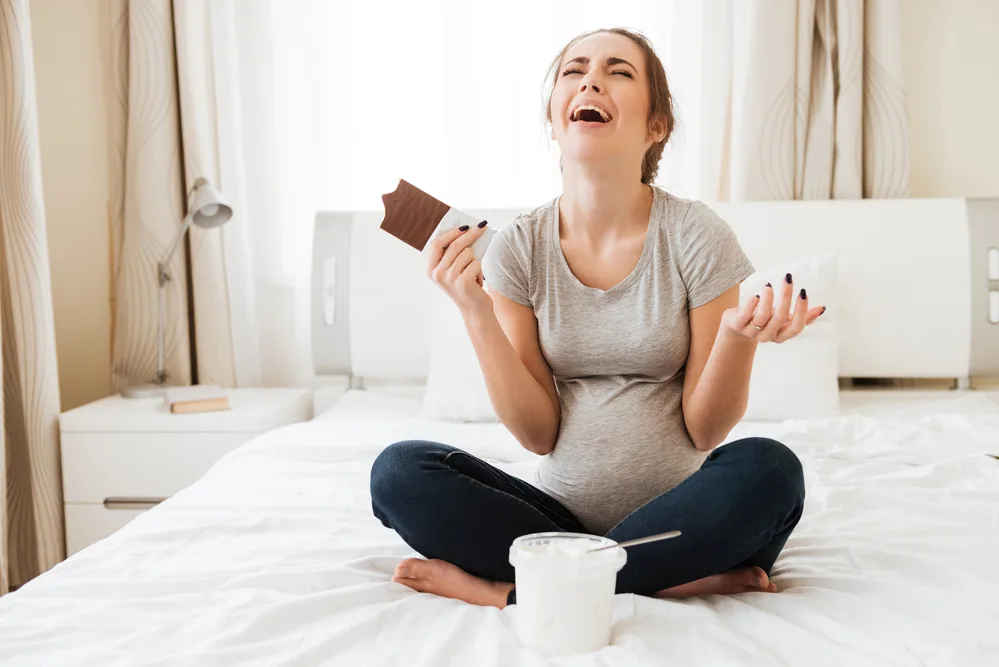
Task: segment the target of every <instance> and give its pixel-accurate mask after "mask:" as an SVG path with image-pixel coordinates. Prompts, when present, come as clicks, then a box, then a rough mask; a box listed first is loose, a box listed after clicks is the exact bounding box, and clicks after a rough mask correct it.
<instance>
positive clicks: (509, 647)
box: [0, 391, 999, 667]
mask: <svg viewBox="0 0 999 667" xmlns="http://www.w3.org/2000/svg"><path fill="white" fill-rule="evenodd" d="M379 394H382V395H381V396H380V395H379ZM843 398H844V400H843V414H842V415H841V416H837V417H834V418H828V419H822V420H807V421H806V420H794V421H787V422H783V423H779V424H753V423H744V424H740V425H739V426H738V427H737V429H736V431H735V432H733V434H732V436H731V437H732V438H737V437H742V436H745V435H749V434H756V435H768V436H771V437H776V438H779V439H780V440H782V441H783V442H785V443H786V444H788V445H789V446H790V447H791V448H792V449H794V451H795V452H797V454H798V455H799V457H800V458H801V460H802V462H803V465H804V468H805V475H806V487H807V503H806V508H805V513H804V515H803V517H802V520H801V522H800V524H799V525H798V527H797V529H796V530H795V532H794V533H793V534H792V536H791V538H790V540H789V541H788V543H787V546H786V548H785V550H784V552H783V553H782V554H781V556H780V558H779V559H778V561H777V564H776V566H775V568H774V572H773V578H774V580H775V581H776V582H777V584H778V586H779V587H780V589H781V592H780V593H779V594H777V595H773V594H766V593H747V594H742V595H735V596H727V597H724V596H707V597H703V598H698V599H689V600H672V601H667V600H655V599H650V598H643V597H639V596H633V595H618V596H616V598H615V607H614V619H615V626H614V634H613V640H612V645H611V646H609V647H607V648H606V649H604V650H602V651H599V652H596V653H592V654H588V655H583V656H576V657H572V658H562V659H555V660H551V661H545V660H544V659H542V658H541V657H539V656H537V655H536V654H534V653H532V652H530V651H528V650H526V649H521V648H519V647H518V645H517V641H516V635H515V633H514V625H513V622H514V619H515V617H516V614H517V608H516V606H513V607H510V608H507V609H505V610H502V611H501V610H497V609H491V608H482V607H473V606H470V605H466V604H464V603H461V602H458V601H454V600H448V599H443V598H437V597H433V596H429V595H424V594H419V593H415V592H413V591H411V590H409V589H407V588H405V587H403V586H400V585H398V584H394V583H392V582H391V581H390V576H391V573H392V570H393V568H394V567H395V565H396V563H397V562H398V561H399V560H400V559H401V558H404V557H408V556H411V555H413V553H412V552H411V550H410V549H409V547H407V546H406V545H405V544H404V543H403V542H402V541H401V540H400V539H399V538H398V537H397V536H396V535H395V534H394V533H393V532H392V531H391V530H388V529H386V528H384V527H383V526H382V525H381V524H380V523H379V522H378V521H377V520H375V519H374V518H373V517H372V515H371V510H370V499H369V495H368V490H367V481H368V471H369V469H370V465H371V462H372V460H373V459H374V457H375V456H376V455H377V453H378V452H379V451H380V450H381V449H382V447H384V446H385V445H387V444H388V443H390V442H394V441H396V440H402V439H410V438H424V439H433V440H440V441H444V442H448V443H452V444H454V445H457V446H460V447H464V448H466V449H468V450H470V451H472V452H473V453H475V454H477V455H479V456H482V457H484V458H486V459H488V460H490V461H492V462H493V463H495V464H497V465H499V466H500V467H501V468H503V469H505V470H507V471H509V472H512V473H514V474H518V475H521V476H524V477H527V476H529V474H530V472H531V470H532V467H533V466H534V465H535V463H536V461H535V459H534V456H533V455H532V454H529V453H528V452H526V451H524V450H523V449H521V448H519V447H518V446H517V445H516V443H515V442H514V441H513V439H512V438H511V436H510V435H509V434H508V433H507V432H506V431H505V430H504V429H503V428H502V427H501V426H499V425H497V424H453V423H439V422H428V421H423V420H420V419H419V416H418V413H419V396H418V394H413V393H412V392H410V393H408V394H407V392H405V391H398V392H394V391H381V392H380V391H371V392H349V393H348V395H347V396H345V397H344V400H343V401H341V403H340V404H339V405H338V407H337V408H335V409H333V410H331V411H329V412H327V413H325V414H323V415H321V416H320V418H319V419H317V420H314V421H312V422H308V423H304V424H296V425H292V426H287V427H283V428H280V429H277V430H274V431H271V432H269V433H266V434H263V435H261V436H258V437H257V438H255V439H254V440H253V441H251V442H249V443H247V444H246V445H244V446H242V447H240V448H239V449H237V450H235V451H234V452H232V453H230V454H229V455H227V456H226V457H224V458H223V459H222V460H220V461H219V462H218V463H217V464H216V465H215V466H214V467H213V468H212V469H211V470H210V471H209V472H208V473H207V474H206V475H205V476H204V477H203V478H202V479H200V480H199V481H198V482H196V483H195V484H193V485H192V486H190V487H188V488H187V489H185V490H184V491H182V492H180V493H179V494H177V495H176V496H174V497H173V498H171V499H169V500H168V501H166V502H164V503H162V504H161V505H159V506H157V507H155V508H154V509H152V510H150V511H149V512H146V513H144V514H142V515H141V516H139V517H138V518H137V519H136V520H134V521H133V522H132V523H130V524H129V525H128V526H126V527H125V528H123V529H122V530H120V531H119V532H118V533H116V534H114V535H112V536H111V537H109V538H107V539H105V540H103V541H101V542H98V543H96V544H94V545H92V546H90V547H88V548H86V549H84V550H83V551H81V552H79V553H77V554H75V555H74V556H73V557H71V558H70V559H68V560H67V561H65V562H63V563H61V564H60V565H58V566H57V567H56V568H54V569H53V570H51V571H50V572H48V573H46V574H45V575H43V576H41V577H39V578H37V579H35V580H34V581H32V582H30V583H29V584H27V585H26V586H24V587H23V588H22V589H21V590H19V591H17V592H15V593H12V594H10V595H7V596H5V597H3V598H0V664H2V665H17V666H18V667H23V666H26V665H46V666H49V665H60V666H62V665H65V666H74V665H79V666H87V667H90V666H96V665H101V666H102V667H106V666H110V665H121V666H125V665H127V666H129V667H136V666H140V665H141V666H146V665H212V666H219V665H268V666H272V665H291V666H296V667H305V666H313V665H417V666H423V665H425V666H431V665H432V666H438V665H514V666H521V665H523V666H528V665H530V666H534V665H543V664H553V665H688V664H696V665H715V664H718V665H721V664H725V665H733V664H738V665H772V664H789V665H797V664H808V665H837V666H839V665H948V666H950V665H986V664H997V657H996V656H999V635H997V634H996V632H995V630H996V628H997V627H999V568H996V563H997V562H999V460H997V459H996V458H993V457H994V456H997V455H999V405H997V403H996V402H995V398H994V397H993V396H990V395H985V394H979V393H977V392H976V393H968V394H958V393H943V394H927V393H922V392H920V393H915V392H913V393H901V392H886V393H866V392H863V393H861V392H856V393H854V394H847V395H844V397H843ZM351 406H353V407H351Z"/></svg>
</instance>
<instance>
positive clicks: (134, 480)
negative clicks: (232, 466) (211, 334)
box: [59, 389, 312, 555]
mask: <svg viewBox="0 0 999 667" xmlns="http://www.w3.org/2000/svg"><path fill="white" fill-rule="evenodd" d="M227 393H228V395H229V406H230V409H229V410H222V411H218V412H199V413H192V414H172V413H170V412H169V411H168V410H167V408H166V406H165V405H164V403H163V399H162V398H122V397H121V396H118V395H116V396H109V397H107V398H104V399H101V400H99V401H95V402H93V403H89V404H87V405H83V406H80V407H78V408H75V409H73V410H68V411H66V412H64V413H62V414H61V415H60V416H59V430H60V433H61V439H60V440H61V449H62V492H63V504H64V510H65V516H66V552H67V555H70V554H73V553H75V552H77V551H79V550H80V549H82V548H84V547H86V546H87V545H89V544H92V543H94V542H96V541H98V540H100V539H103V538H105V537H107V536H108V535H110V534H111V533H113V532H115V531H116V530H118V529H119V528H121V527H122V526H124V525H125V524H126V523H128V522H129V521H131V520H132V519H133V518H135V517H136V516H138V515H139V514H141V513H142V512H144V511H145V510H147V509H149V508H150V507H153V506H154V505H156V504H157V503H159V502H162V501H163V500H165V499H166V498H169V497H170V496H171V495H173V494H174V493H176V492H177V491H180V490H181V489H183V488H184V487H186V486H189V485H190V484H192V483H193V482H195V481H196V480H197V479H198V478H200V477H201V476H202V475H203V474H204V473H205V472H206V471H207V470H208V468H209V467H210V466H211V465H212V464H213V463H215V461H217V460H218V459H219V458H220V457H221V456H222V455H223V454H226V453H227V452H229V451H231V450H233V449H235V448H236V447H238V446H240V445H242V444H243V443H245V442H247V441H249V440H250V439H252V438H253V437H255V436H257V435H259V434H260V433H264V432H265V431H270V430H272V429H274V428H277V427H279V426H284V425H286V424H293V423H295V422H301V421H308V420H309V419H311V418H312V391H311V390H309V389H229V390H227Z"/></svg>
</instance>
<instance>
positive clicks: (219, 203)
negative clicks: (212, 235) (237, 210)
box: [190, 178, 232, 229]
mask: <svg viewBox="0 0 999 667" xmlns="http://www.w3.org/2000/svg"><path fill="white" fill-rule="evenodd" d="M190 216H191V222H193V223H194V224H196V225H197V226H198V227H201V228H202V229H211V228H212V227H218V226H220V225H224V224H225V223H227V222H229V218H231V217H232V207H231V206H229V204H228V203H227V202H226V200H225V197H223V196H222V193H221V192H219V191H218V190H216V189H215V188H214V187H213V186H212V184H211V183H209V182H208V181H206V180H205V179H203V178H199V179H198V180H196V181H195V182H194V197H193V198H192V202H191V211H190Z"/></svg>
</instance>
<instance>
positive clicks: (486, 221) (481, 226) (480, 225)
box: [479, 220, 489, 229]
mask: <svg viewBox="0 0 999 667" xmlns="http://www.w3.org/2000/svg"><path fill="white" fill-rule="evenodd" d="M488 224H489V221H488V220H483V221H482V222H480V223H479V229H482V228H483V227H485V226H486V225H488Z"/></svg>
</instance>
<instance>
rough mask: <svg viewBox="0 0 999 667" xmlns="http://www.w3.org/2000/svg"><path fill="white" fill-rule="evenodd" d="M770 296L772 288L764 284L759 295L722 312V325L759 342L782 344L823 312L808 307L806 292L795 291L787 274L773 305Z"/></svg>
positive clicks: (819, 308)
mask: <svg viewBox="0 0 999 667" xmlns="http://www.w3.org/2000/svg"><path fill="white" fill-rule="evenodd" d="M774 296H775V295H774V288H773V287H772V286H771V285H770V283H767V284H766V286H765V287H764V288H763V292H762V294H756V295H754V296H751V297H749V298H748V299H746V301H745V303H743V304H742V305H741V306H739V307H738V308H729V309H728V310H726V311H725V314H724V315H722V326H723V327H728V328H730V329H732V330H733V331H735V332H737V333H739V334H740V335H742V336H745V337H746V338H750V339H755V340H757V341H759V342H761V343H769V342H773V343H783V342H785V341H789V340H791V339H792V338H794V337H795V336H797V335H798V334H800V333H801V332H802V331H804V330H805V327H807V326H808V325H809V324H811V323H812V322H814V321H815V320H817V319H818V318H819V316H820V315H822V313H824V312H826V309H825V307H824V306H819V307H817V308H812V309H811V310H809V309H808V294H807V293H806V292H805V290H804V289H802V290H800V291H799V292H798V293H797V294H795V289H794V282H793V280H792V278H791V274H790V273H789V274H787V276H785V280H784V283H783V285H782V288H781V293H780V300H779V302H778V303H777V305H776V306H775V305H774ZM792 302H794V311H793V313H792V308H791V306H792Z"/></svg>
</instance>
